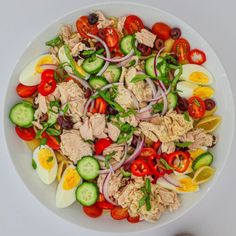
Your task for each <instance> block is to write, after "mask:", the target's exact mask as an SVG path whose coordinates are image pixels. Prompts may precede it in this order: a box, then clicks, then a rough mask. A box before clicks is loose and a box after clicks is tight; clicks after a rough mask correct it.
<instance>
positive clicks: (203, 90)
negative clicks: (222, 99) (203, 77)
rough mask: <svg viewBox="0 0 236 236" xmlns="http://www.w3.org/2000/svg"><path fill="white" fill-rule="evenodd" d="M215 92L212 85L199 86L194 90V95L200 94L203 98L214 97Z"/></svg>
mask: <svg viewBox="0 0 236 236" xmlns="http://www.w3.org/2000/svg"><path fill="white" fill-rule="evenodd" d="M214 92H215V91H214V89H213V88H211V87H197V88H196V89H194V91H193V96H198V97H200V98H202V99H207V98H211V97H213V95H214Z"/></svg>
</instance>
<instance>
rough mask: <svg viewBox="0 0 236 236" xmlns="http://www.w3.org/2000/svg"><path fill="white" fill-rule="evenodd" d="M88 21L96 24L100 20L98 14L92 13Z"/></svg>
mask: <svg viewBox="0 0 236 236" xmlns="http://www.w3.org/2000/svg"><path fill="white" fill-rule="evenodd" d="M88 22H89V24H90V25H94V24H96V23H97V22H98V16H97V15H96V14H95V13H91V14H89V16H88Z"/></svg>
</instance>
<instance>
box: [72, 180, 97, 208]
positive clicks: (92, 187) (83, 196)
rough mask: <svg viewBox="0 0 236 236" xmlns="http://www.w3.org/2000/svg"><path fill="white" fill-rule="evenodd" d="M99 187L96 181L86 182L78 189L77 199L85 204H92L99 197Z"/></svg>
mask: <svg viewBox="0 0 236 236" xmlns="http://www.w3.org/2000/svg"><path fill="white" fill-rule="evenodd" d="M98 193H99V191H98V187H97V185H96V184H95V183H88V182H84V183H82V184H81V185H79V187H78V188H77V189H76V192H75V196H76V200H77V201H78V202H79V203H80V204H82V205H83V206H92V205H93V204H94V203H95V202H96V201H97V199H98Z"/></svg>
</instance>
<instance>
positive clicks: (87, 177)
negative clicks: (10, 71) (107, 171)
mask: <svg viewBox="0 0 236 236" xmlns="http://www.w3.org/2000/svg"><path fill="white" fill-rule="evenodd" d="M86 159H87V161H89V160H88V159H90V160H91V161H92V162H94V163H96V164H95V165H97V170H96V173H94V174H93V175H90V176H88V175H86V173H85V174H84V173H83V171H82V170H81V165H83V162H85V161H86ZM99 169H100V165H99V162H98V161H97V159H95V158H94V157H93V156H85V157H83V158H82V159H80V160H79V161H78V162H77V166H76V170H77V171H78V173H79V175H80V176H81V177H82V178H83V179H85V180H93V179H95V178H97V176H98V175H99Z"/></svg>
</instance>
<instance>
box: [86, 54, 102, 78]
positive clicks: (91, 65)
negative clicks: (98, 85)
mask: <svg viewBox="0 0 236 236" xmlns="http://www.w3.org/2000/svg"><path fill="white" fill-rule="evenodd" d="M104 64H105V61H104V60H103V59H101V58H98V57H94V56H93V57H89V58H87V59H85V60H84V62H83V63H82V68H83V69H84V71H85V72H87V73H88V74H96V73H98V72H99V71H100V70H101V69H102V67H103V66H104Z"/></svg>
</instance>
